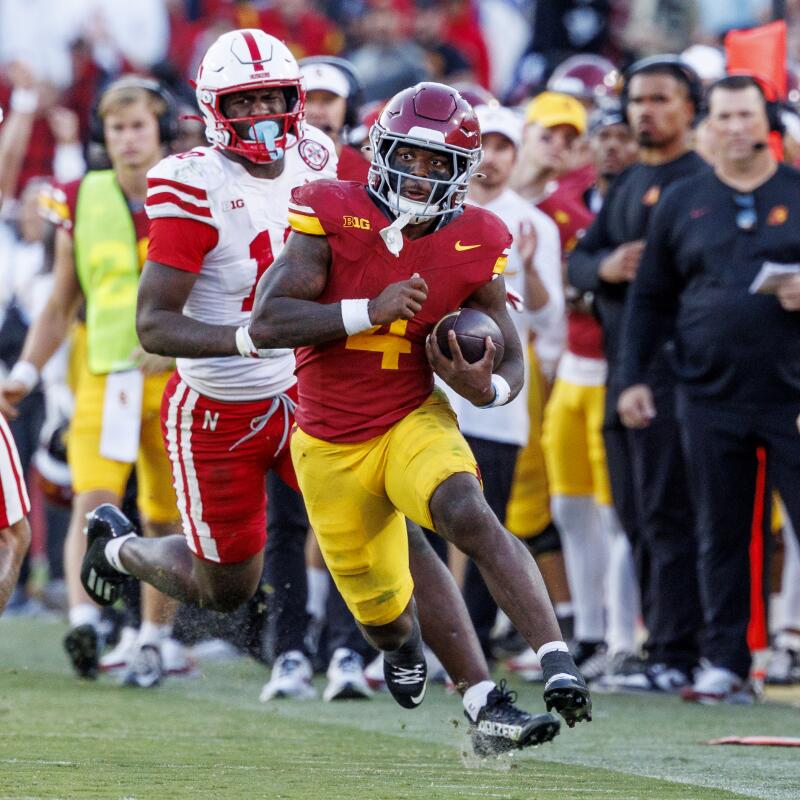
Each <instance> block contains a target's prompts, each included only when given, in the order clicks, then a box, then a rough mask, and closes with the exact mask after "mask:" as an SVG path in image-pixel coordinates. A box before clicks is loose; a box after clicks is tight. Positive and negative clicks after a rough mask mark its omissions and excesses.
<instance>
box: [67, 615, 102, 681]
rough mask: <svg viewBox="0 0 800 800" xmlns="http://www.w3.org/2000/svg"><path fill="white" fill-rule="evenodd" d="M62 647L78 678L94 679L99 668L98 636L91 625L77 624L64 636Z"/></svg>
mask: <svg viewBox="0 0 800 800" xmlns="http://www.w3.org/2000/svg"><path fill="white" fill-rule="evenodd" d="M64 649H65V650H66V651H67V655H68V656H69V660H70V661H71V662H72V666H73V667H74V668H75V672H77V673H78V677H79V678H88V679H89V680H94V679H95V678H96V677H97V673H98V670H99V668H100V637H99V636H98V635H97V630H96V629H95V627H94V626H93V625H78V626H77V627H75V628H72V629H71V630H70V631H68V633H67V635H66V636H65V637H64Z"/></svg>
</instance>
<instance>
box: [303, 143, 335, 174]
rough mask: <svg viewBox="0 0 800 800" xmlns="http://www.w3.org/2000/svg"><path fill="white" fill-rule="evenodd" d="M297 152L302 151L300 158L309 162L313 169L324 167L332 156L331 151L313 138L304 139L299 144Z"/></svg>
mask: <svg viewBox="0 0 800 800" xmlns="http://www.w3.org/2000/svg"><path fill="white" fill-rule="evenodd" d="M297 152H298V153H300V158H302V159H303V161H305V162H306V164H308V166H309V167H311V169H314V170H317V171H318V172H319V170H321V169H324V168H325V165H326V164H327V163H328V159H329V158H330V153H329V152H328V151H327V150H326V149H325V148H324V147H323V146H322V145H321V144H320V143H319V142H315V141H314V140H313V139H303V140H302V141H301V142H300V144H299V145H298V146H297Z"/></svg>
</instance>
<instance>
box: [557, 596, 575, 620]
mask: <svg viewBox="0 0 800 800" xmlns="http://www.w3.org/2000/svg"><path fill="white" fill-rule="evenodd" d="M553 608H554V609H555V612H556V616H557V617H558V618H559V619H562V618H563V617H574V616H575V606H573V605H572V600H562V601H561V602H560V603H555V604H554V605H553Z"/></svg>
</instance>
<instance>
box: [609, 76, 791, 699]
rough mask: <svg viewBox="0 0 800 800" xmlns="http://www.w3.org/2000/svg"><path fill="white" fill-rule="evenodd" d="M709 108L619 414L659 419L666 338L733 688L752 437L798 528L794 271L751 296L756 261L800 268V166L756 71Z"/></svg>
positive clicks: (715, 96) (653, 273)
mask: <svg viewBox="0 0 800 800" xmlns="http://www.w3.org/2000/svg"><path fill="white" fill-rule="evenodd" d="M708 103H709V123H710V125H711V126H712V131H713V134H714V140H715V142H716V145H717V152H718V158H717V164H716V168H715V171H713V172H711V171H708V172H703V173H700V174H698V175H696V176H693V177H690V178H686V179H683V180H681V181H679V182H678V183H676V184H674V185H673V186H672V187H670V189H669V191H668V193H665V195H664V197H663V198H662V201H661V203H659V206H658V208H657V210H656V213H655V215H654V217H653V220H652V225H651V228H650V230H649V232H648V237H647V246H646V248H645V252H644V255H643V257H642V261H641V264H640V268H639V273H638V276H637V279H636V281H635V282H634V284H633V286H632V289H631V292H630V294H629V298H628V302H629V305H628V306H627V308H626V316H625V321H624V326H623V330H624V333H623V336H624V340H625V342H626V350H625V356H624V360H623V376H624V378H625V383H626V384H627V386H628V388H626V389H625V391H624V392H623V393H622V395H621V397H620V399H619V405H618V409H619V412H620V416H621V417H622V419H623V421H624V422H625V424H626V425H628V426H629V427H632V428H642V427H646V426H647V425H648V424H649V423H650V421H651V420H652V419H653V418H654V417H655V416H656V415H657V414H658V412H659V409H658V407H657V404H656V405H654V401H653V394H652V392H651V389H650V387H649V386H647V385H646V383H645V378H644V376H645V375H646V370H647V365H648V364H650V363H651V362H652V360H653V359H654V358H655V357H656V350H657V347H658V345H659V343H660V342H663V341H664V339H665V338H668V337H672V338H673V339H674V342H675V361H676V369H677V374H678V378H679V381H680V384H681V398H680V408H679V411H680V416H681V420H682V422H683V431H684V436H685V445H686V448H687V450H686V452H687V454H688V458H687V466H688V469H689V478H690V481H689V483H690V487H691V492H692V497H693V500H694V505H695V509H696V513H697V535H698V539H699V547H700V564H699V580H700V590H701V602H702V605H703V612H704V621H705V633H704V641H703V650H704V655H705V656H706V657H707V658H708V659H709V661H710V662H711V664H712V665H713V667H714V668H715V669H716V670H717V672H716V673H715V675H716V677H717V679H718V680H716V681H713V682H712V683H715V684H718V687H717V688H718V689H719V692H720V693H722V694H727V695H730V694H731V693H732V692H735V691H736V689H737V683H738V680H737V678H738V679H741V682H742V683H743V682H744V681H745V680H746V678H747V675H748V672H749V668H750V653H749V651H748V648H747V640H746V631H747V622H748V616H749V597H750V593H749V567H748V544H749V541H750V523H751V520H752V514H753V499H754V496H755V493H756V491H755V489H756V486H755V483H756V449H757V447H759V446H760V445H762V446H764V447H765V449H766V453H767V469H768V475H769V483H770V484H771V485H773V486H775V487H776V488H777V489H778V490H779V491H780V493H781V496H782V498H783V501H784V503H785V505H786V509H787V512H788V514H789V517H790V518H791V521H792V523H793V525H794V527H795V530H798V531H800V433H799V432H798V427H797V418H798V412H800V313H799V312H798V309H799V308H800V299H799V298H798V282H799V281H800V278H798V277H797V276H795V277H792V278H788V279H786V280H785V281H784V283H783V284H782V285H781V287H780V288H779V289H778V291H777V293H776V294H751V293H750V291H749V287H750V285H751V283H752V282H753V279H754V278H755V277H756V275H757V273H758V272H759V270H760V269H761V267H762V265H763V264H764V262H766V261H770V262H779V263H786V264H789V263H791V264H797V263H800V172H798V171H796V170H795V169H793V168H791V167H788V166H784V165H782V164H777V163H776V162H775V160H774V159H773V157H772V155H771V154H770V151H769V148H768V147H767V136H768V134H769V123H768V117H767V103H766V100H765V98H764V95H763V93H762V91H761V88H760V87H759V85H758V83H757V82H756V81H755V80H753V79H752V78H750V77H746V76H729V77H727V78H723V79H722V80H720V81H718V82H717V83H715V84H713V85H712V86H711V87H710V89H709V92H708ZM726 677H727V680H726ZM707 684H708V686H707ZM697 685H698V680H696V681H695V688H697ZM703 685H704V686H707V688H711V687H710V684H709V682H708V681H705V682H704V684H703ZM739 688H740V687H739ZM712 693H713V692H712ZM692 699H700V698H692Z"/></svg>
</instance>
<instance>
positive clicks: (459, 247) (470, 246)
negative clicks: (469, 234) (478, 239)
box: [456, 239, 480, 252]
mask: <svg viewBox="0 0 800 800" xmlns="http://www.w3.org/2000/svg"><path fill="white" fill-rule="evenodd" d="M476 247H480V245H479V244H461V239H459V240H458V241H457V242H456V250H458V251H459V252H462V251H464V250H474V249H475V248H476Z"/></svg>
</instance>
